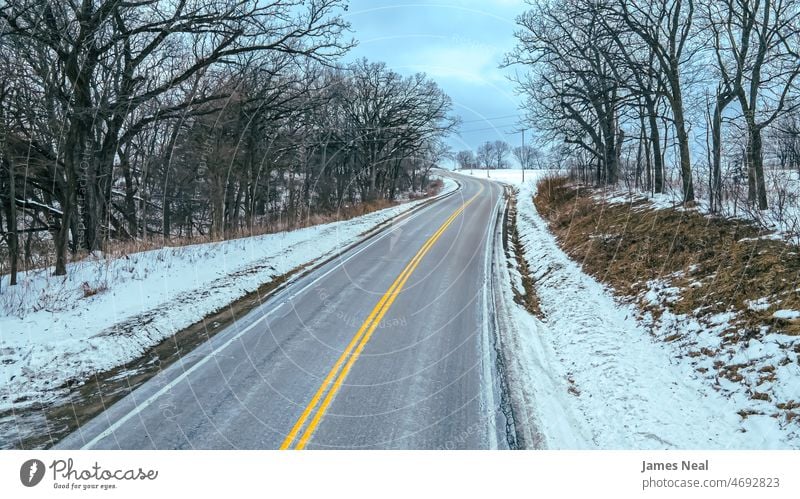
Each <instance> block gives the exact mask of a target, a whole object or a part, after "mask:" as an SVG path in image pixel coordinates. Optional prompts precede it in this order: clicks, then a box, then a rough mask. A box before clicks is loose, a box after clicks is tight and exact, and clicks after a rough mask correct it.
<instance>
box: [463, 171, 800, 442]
mask: <svg viewBox="0 0 800 499" xmlns="http://www.w3.org/2000/svg"><path fill="white" fill-rule="evenodd" d="M475 173H476V176H477V175H481V176H484V175H485V172H475ZM537 174H538V175H541V172H526V182H525V183H524V184H523V183H522V182H521V174H520V172H519V171H518V170H517V171H503V172H496V171H493V172H492V173H491V176H492V178H493V179H494V180H498V181H501V182H504V183H508V184H512V185H515V186H516V188H517V190H518V194H517V218H516V226H517V230H518V232H519V236H520V243H521V246H522V247H521V248H516V250H517V251H522V253H523V255H524V257H525V259H526V261H527V262H528V265H529V267H530V271H531V274H532V275H531V277H532V278H533V280H534V286H535V289H536V293H537V295H538V301H539V304H540V307H541V310H542V312H543V317H544V318H543V319H541V320H540V319H538V318H536V317H534V316H533V315H531V314H529V313H528V312H527V311H526V310H524V309H523V308H522V307H521V306H520V305H517V303H515V302H514V301H513V293H512V292H511V291H510V290H508V291H506V292H505V296H504V297H503V302H504V303H503V305H504V309H505V314H506V315H507V316H508V317H506V319H507V321H506V323H507V324H509V325H510V326H511V327H510V328H509V329H508V330H507V331H504V334H506V335H508V337H507V338H506V341H505V343H506V345H505V349H506V351H507V352H508V354H507V355H506V356H507V359H506V362H507V363H508V364H510V365H509V366H507V370H508V372H509V374H510V375H511V376H512V378H511V382H512V383H516V384H518V385H519V388H518V391H519V392H521V394H522V397H523V398H524V400H523V402H522V403H523V405H524V407H523V409H524V411H523V412H525V414H522V415H521V417H522V418H523V419H526V420H527V423H528V424H529V425H533V426H535V427H536V429H537V430H538V432H537V433H538V435H536V438H538V442H537V444H538V445H539V446H542V447H547V448H602V449H651V448H656V449H660V448H677V449H695V448H703V449H706V448H708V449H772V448H798V447H800V442H799V441H798V437H800V435H798V434H797V431H796V425H795V426H785V427H780V426H779V423H778V421H777V420H776V419H775V418H772V417H769V416H768V415H751V416H749V417H747V418H746V419H742V418H741V417H740V416H739V415H738V414H737V412H738V411H740V410H742V409H743V405H744V406H745V408H746V406H747V405H748V404H751V403H752V401H750V400H749V399H748V398H747V397H746V395H745V394H743V393H731V392H726V391H725V390H722V391H719V392H718V391H715V389H714V388H713V387H712V384H711V383H709V380H707V379H704V378H703V377H702V376H701V375H700V374H699V373H698V372H697V371H696V369H695V366H694V365H693V364H692V363H691V360H690V359H689V358H688V357H686V356H685V355H684V356H682V357H680V358H679V356H678V352H676V351H674V350H673V349H674V348H676V346H675V345H671V344H667V343H664V342H661V341H658V340H655V339H654V337H653V336H652V335H651V333H650V330H651V327H650V326H649V325H648V324H647V323H646V322H645V321H639V320H638V319H637V317H638V316H639V313H638V312H639V311H638V309H637V308H636V307H635V306H634V305H627V304H622V303H619V302H618V301H617V300H615V299H614V297H613V294H612V292H611V290H609V289H607V288H605V287H604V286H603V285H602V284H600V283H599V282H597V281H596V280H595V279H593V278H592V277H590V276H588V275H586V274H585V273H584V272H582V271H581V269H580V267H579V265H578V264H577V263H575V262H574V261H572V260H571V259H570V258H569V257H568V256H567V255H566V254H565V253H564V252H563V251H562V250H561V248H560V247H559V246H558V243H557V241H556V240H555V237H554V236H553V235H552V234H551V233H550V231H549V230H548V226H547V223H546V221H545V220H543V219H542V218H541V217H540V216H539V214H538V212H537V210H536V208H535V206H534V205H533V196H534V195H535V190H536V180H537V178H538V175H537ZM511 249H512V250H513V249H514V248H511ZM504 267H505V266H503V265H497V266H496V268H500V269H501V274H502V275H501V276H500V278H502V279H505V282H506V283H508V282H511V283H516V284H515V286H516V287H517V289H518V291H519V290H521V287H520V286H519V283H518V281H519V277H518V276H515V275H514V272H515V271H514V269H505V268H504ZM505 287H506V288H507V287H508V286H505ZM501 288H502V287H501ZM684 354H685V352H684ZM793 379H796V376H795V377H794V378H793ZM515 418H517V419H519V417H518V415H517V414H515Z"/></svg>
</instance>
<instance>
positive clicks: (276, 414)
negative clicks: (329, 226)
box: [56, 176, 507, 449]
mask: <svg viewBox="0 0 800 499" xmlns="http://www.w3.org/2000/svg"><path fill="white" fill-rule="evenodd" d="M457 180H458V181H459V183H461V185H462V187H461V189H460V190H458V191H456V192H455V193H454V194H453V195H450V196H448V197H445V198H443V199H441V200H439V201H436V202H434V203H432V204H430V205H429V206H427V207H425V208H423V209H421V210H419V211H415V212H413V213H412V214H411V215H409V216H405V217H402V218H401V219H398V220H397V221H395V222H394V223H393V224H392V225H391V226H389V227H387V228H386V229H385V230H384V231H382V232H381V233H379V234H378V235H377V236H375V237H372V238H370V239H368V240H367V241H366V242H364V243H362V244H360V245H358V246H356V247H354V248H352V249H350V250H349V251H347V252H344V253H342V254H341V255H339V256H338V257H337V258H334V259H333V260H331V261H329V262H328V263H326V264H324V265H321V266H320V267H319V268H318V269H316V270H315V271H313V272H311V273H309V274H308V275H306V276H304V277H302V278H300V279H298V280H297V281H295V282H294V283H292V284H291V285H289V286H287V287H286V288H284V289H283V290H281V291H280V292H278V293H276V295H275V296H273V297H272V298H270V299H269V300H267V301H265V302H264V303H263V304H262V305H260V306H258V307H257V308H256V309H254V310H253V311H252V312H250V313H249V314H248V315H247V316H246V317H244V318H242V319H241V320H239V321H237V322H236V323H235V324H234V325H232V326H230V327H229V328H228V329H226V330H225V331H222V332H220V333H219V334H217V335H216V336H214V337H213V338H212V339H211V340H210V341H208V342H206V343H204V344H203V345H201V346H199V347H198V348H196V349H195V350H193V351H192V352H190V353H189V354H187V355H185V356H184V357H183V358H182V359H181V360H180V361H178V362H176V363H175V364H173V365H172V366H170V367H169V368H168V369H166V370H164V371H163V372H161V373H159V374H158V375H157V376H155V377H153V378H152V379H151V380H149V381H148V382H147V383H145V384H143V385H142V386H141V387H139V388H138V389H136V390H135V391H133V392H132V393H131V394H130V395H128V396H127V397H125V398H124V399H122V400H120V401H119V402H118V403H116V404H115V405H113V406H111V407H109V408H108V409H107V410H105V411H104V412H102V413H101V414H100V415H99V416H97V417H95V418H94V419H93V420H91V421H89V422H88V423H87V424H85V425H84V426H83V427H81V428H80V429H78V430H77V431H75V432H74V433H72V434H71V435H69V436H68V437H66V438H65V439H64V440H62V441H61V442H60V443H59V444H58V445H57V446H56V448H93V449H120V448H121V449H152V448H156V449H186V448H188V449H245V448H247V449H278V448H289V449H294V448H308V449H331V448H336V449H340V448H348V449H361V448H368V449H398V448H400V449H440V448H445V449H451V448H453V449H461V448H468V449H484V448H506V447H507V443H506V438H505V432H506V421H505V418H504V416H503V414H502V412H501V411H500V402H499V401H500V394H499V388H498V386H499V383H498V381H497V377H498V375H497V371H496V369H495V363H494V360H493V357H494V348H493V346H492V334H493V332H492V330H491V327H490V324H491V322H492V321H491V318H490V317H489V316H488V315H487V314H489V313H491V312H490V310H489V308H488V307H487V305H486V304H487V303H489V302H490V301H491V300H490V298H489V297H488V296H487V292H488V289H487V282H488V278H487V272H488V271H487V269H488V265H489V261H490V260H489V257H488V256H487V254H488V248H489V247H490V246H491V241H492V240H493V238H492V237H489V236H490V231H491V232H493V231H494V230H497V227H496V226H495V223H496V219H497V213H498V209H499V208H500V206H501V205H502V202H501V201H500V200H501V199H502V196H503V189H502V187H501V186H500V185H497V184H494V183H491V182H488V181H484V180H477V179H472V178H468V177H463V176H458V177H457Z"/></svg>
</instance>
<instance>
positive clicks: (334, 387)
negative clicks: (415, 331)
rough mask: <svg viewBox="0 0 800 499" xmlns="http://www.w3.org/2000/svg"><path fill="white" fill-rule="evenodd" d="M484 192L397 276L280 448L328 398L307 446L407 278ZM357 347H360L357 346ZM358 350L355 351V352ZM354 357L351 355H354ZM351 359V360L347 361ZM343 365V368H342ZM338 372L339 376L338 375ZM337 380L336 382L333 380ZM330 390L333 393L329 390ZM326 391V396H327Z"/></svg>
mask: <svg viewBox="0 0 800 499" xmlns="http://www.w3.org/2000/svg"><path fill="white" fill-rule="evenodd" d="M482 191H483V184H481V188H480V190H479V191H478V192H477V193H476V194H475V195H474V196H473V197H472V198H470V199H469V200H468V201H467V202H465V203H464V204H462V205H461V207H460V208H459V209H457V210H456V211H455V212H454V213H453V214H452V215H450V216H449V217H448V218H447V220H445V221H444V223H443V224H442V225H441V226H440V227H439V229H438V230H437V231H436V232H435V233H434V234H433V235H432V236H431V237H430V238H428V240H427V241H426V242H425V244H423V245H422V247H421V248H420V249H419V251H418V252H417V254H416V255H414V258H412V259H411V261H410V262H409V263H408V264H407V265H406V267H405V268H404V269H403V271H402V272H400V275H399V276H397V279H395V280H394V282H393V283H392V284H391V286H389V289H388V290H387V291H386V293H384V295H383V296H382V297H381V299H380V300H379V301H378V303H377V304H376V305H375V307H374V308H373V309H372V311H371V312H370V314H369V316H367V319H366V320H365V321H364V323H363V324H361V327H359V329H358V331H357V332H356V334H355V336H353V338H352V339H351V340H350V343H349V344H348V345H347V347H346V348H345V349H344V352H342V355H341V356H340V357H339V359H337V361H336V363H335V364H334V365H333V368H331V371H330V372H329V373H328V375H327V376H325V379H324V380H323V381H322V384H321V385H320V387H319V389H318V390H317V392H316V393H315V394H314V396H313V397H312V398H311V401H310V402H309V403H308V406H307V407H306V408H305V409H304V410H303V413H302V414H301V415H300V417H299V418H298V420H297V422H296V423H295V424H294V426H293V427H292V429H291V431H290V432H289V434H288V435H287V436H286V438H285V439H284V441H283V443H282V444H281V446H280V449H288V448H289V447H290V446H291V445H292V443H293V442H294V440H295V439H296V438H297V435H298V434H299V433H300V430H301V429H302V428H303V426H304V425H305V424H306V421H308V418H309V417H310V416H311V413H312V412H314V409H315V408H316V407H317V404H318V403H319V401H320V399H322V397H323V396H325V399H324V400H323V401H322V405H320V406H319V409H318V410H317V412H316V414H315V415H314V417H313V419H312V420H311V422H310V423H309V425H308V427H307V428H306V430H305V432H303V435H302V437H300V440H299V442H298V443H297V445H296V446H295V448H296V449H303V448H305V446H306V445H307V444H308V441H309V440H310V439H311V436H312V435H313V433H314V431H315V430H316V428H317V426H318V425H319V423H320V421H321V420H322V417H323V416H324V415H325V412H326V411H327V409H328V406H329V405H330V403H331V401H332V400H333V397H334V396H335V395H336V392H338V391H339V389H340V388H341V385H342V383H343V382H344V379H345V378H346V377H347V375H348V373H349V372H350V368H351V367H352V366H353V364H354V363H355V361H356V359H357V358H358V356H359V355H360V354H361V351H362V350H363V349H364V347H365V346H366V344H367V342H368V341H369V339H370V338H371V337H372V333H373V332H374V331H375V329H376V328H377V326H378V324H380V321H381V319H383V316H384V315H385V314H386V312H387V311H388V310H389V308H390V307H391V306H392V303H393V302H394V300H395V298H397V296H398V295H399V294H400V291H401V290H402V289H403V286H404V285H405V283H406V281H407V280H408V278H409V277H410V276H411V273H412V272H414V270H415V269H416V268H417V266H418V265H419V263H420V262H421V261H422V258H423V257H424V256H425V254H426V253H427V252H428V251H429V250H430V249H431V247H432V246H433V245H434V243H435V242H436V241H437V240H438V239H439V237H440V236H441V235H442V234H443V233H444V231H445V230H447V228H448V227H449V226H450V224H451V223H453V221H454V220H455V219H456V218H457V217H458V215H460V214H461V213H462V212H463V211H464V210H465V209H466V207H467V206H468V205H469V204H470V203H472V201H474V200H475V199H476V198H477V197H478V196H479V195H480V194H481V192H482ZM356 345H357V346H356ZM354 347H355V351H354V350H353V349H354ZM351 354H352V355H351ZM348 357H349V358H348ZM342 366H344V367H343V368H342ZM337 373H338V376H337ZM334 377H335V378H336V380H335V381H332V380H333V379H334ZM329 388H330V390H329ZM326 392H327V395H325V393H326Z"/></svg>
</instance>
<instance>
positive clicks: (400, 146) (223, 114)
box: [0, 0, 454, 282]
mask: <svg viewBox="0 0 800 499" xmlns="http://www.w3.org/2000/svg"><path fill="white" fill-rule="evenodd" d="M343 8H345V4H344V3H343V2H341V1H340V0H310V1H297V0H270V1H265V2H249V1H248V2H239V1H234V2H231V1H228V0H174V1H166V0H128V1H125V2H119V1H117V0H63V1H54V0H14V1H12V2H7V3H4V4H3V5H2V6H0V204H1V205H2V210H0V222H2V230H0V232H2V242H3V243H5V246H6V247H7V254H8V261H9V265H8V269H9V270H10V271H11V274H12V276H11V279H12V282H14V280H15V277H16V270H17V268H18V266H19V264H18V260H19V259H20V253H21V252H22V253H23V254H24V257H25V258H26V260H27V259H30V258H31V241H33V242H34V243H37V242H38V243H39V244H40V245H43V246H44V247H46V248H49V251H50V252H52V254H54V255H55V258H54V259H55V262H54V263H55V274H56V275H63V274H65V273H66V270H67V267H66V264H67V262H68V260H69V259H70V254H75V253H78V252H81V251H85V252H93V251H98V250H103V249H105V247H106V245H107V244H108V243H109V241H112V240H119V239H140V238H151V237H159V238H163V239H165V240H167V239H169V238H170V237H175V236H182V237H186V236H194V235H204V236H207V237H210V238H215V239H218V238H224V237H227V236H228V235H230V234H233V233H240V232H242V231H251V233H252V231H253V230H254V229H255V228H256V227H264V226H269V225H270V224H275V223H281V224H284V225H286V224H288V225H289V226H291V225H293V224H294V223H295V222H297V221H298V220H300V219H301V218H302V217H306V216H309V215H311V214H316V213H332V212H335V211H336V210H337V209H339V208H340V207H341V206H343V205H347V204H354V203H360V202H368V201H371V200H376V199H394V198H395V197H396V196H397V195H398V193H401V192H406V191H409V190H417V189H422V188H424V186H425V183H426V182H427V173H428V171H429V170H430V168H431V166H432V165H433V164H435V162H436V160H437V159H438V158H439V156H441V155H442V154H444V149H443V146H442V141H441V139H442V137H443V136H444V135H445V134H446V133H448V131H449V130H450V128H452V127H453V125H454V122H453V120H452V119H451V118H450V117H449V116H448V113H449V111H450V107H451V103H450V100H449V98H448V97H447V96H446V95H445V94H444V93H443V92H442V91H441V90H440V89H439V88H438V87H437V86H436V85H435V84H434V83H433V82H432V81H431V80H429V79H428V78H427V77H425V76H424V75H421V74H420V75H415V76H410V77H408V76H402V75H400V74H398V73H396V72H394V71H391V70H390V69H389V68H387V67H386V66H385V65H383V64H381V63H372V62H368V61H366V60H362V61H358V62H356V63H352V64H349V65H347V66H342V65H340V64H339V63H338V61H339V60H340V58H341V56H342V55H344V54H345V53H346V52H347V51H348V50H349V49H350V48H351V47H352V45H353V42H352V41H351V40H349V39H348V36H347V32H348V30H349V26H348V24H347V23H346V22H345V21H344V20H343V19H342V17H341V12H342V10H343ZM28 263H30V262H28Z"/></svg>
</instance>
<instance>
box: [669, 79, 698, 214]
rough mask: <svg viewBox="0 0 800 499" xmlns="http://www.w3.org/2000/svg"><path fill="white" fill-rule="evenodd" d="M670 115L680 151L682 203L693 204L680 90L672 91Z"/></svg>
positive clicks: (686, 136) (687, 138) (687, 145)
mask: <svg viewBox="0 0 800 499" xmlns="http://www.w3.org/2000/svg"><path fill="white" fill-rule="evenodd" d="M673 95H674V98H673V104H672V114H673V118H674V119H675V138H676V139H677V141H678V148H679V150H680V162H681V164H680V167H681V181H682V184H683V202H684V203H686V204H689V203H693V202H694V182H693V181H692V160H691V155H690V152H689V134H688V133H687V132H686V121H685V119H684V116H683V98H682V97H681V94H680V89H678V88H676V89H675V91H674V94H673Z"/></svg>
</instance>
